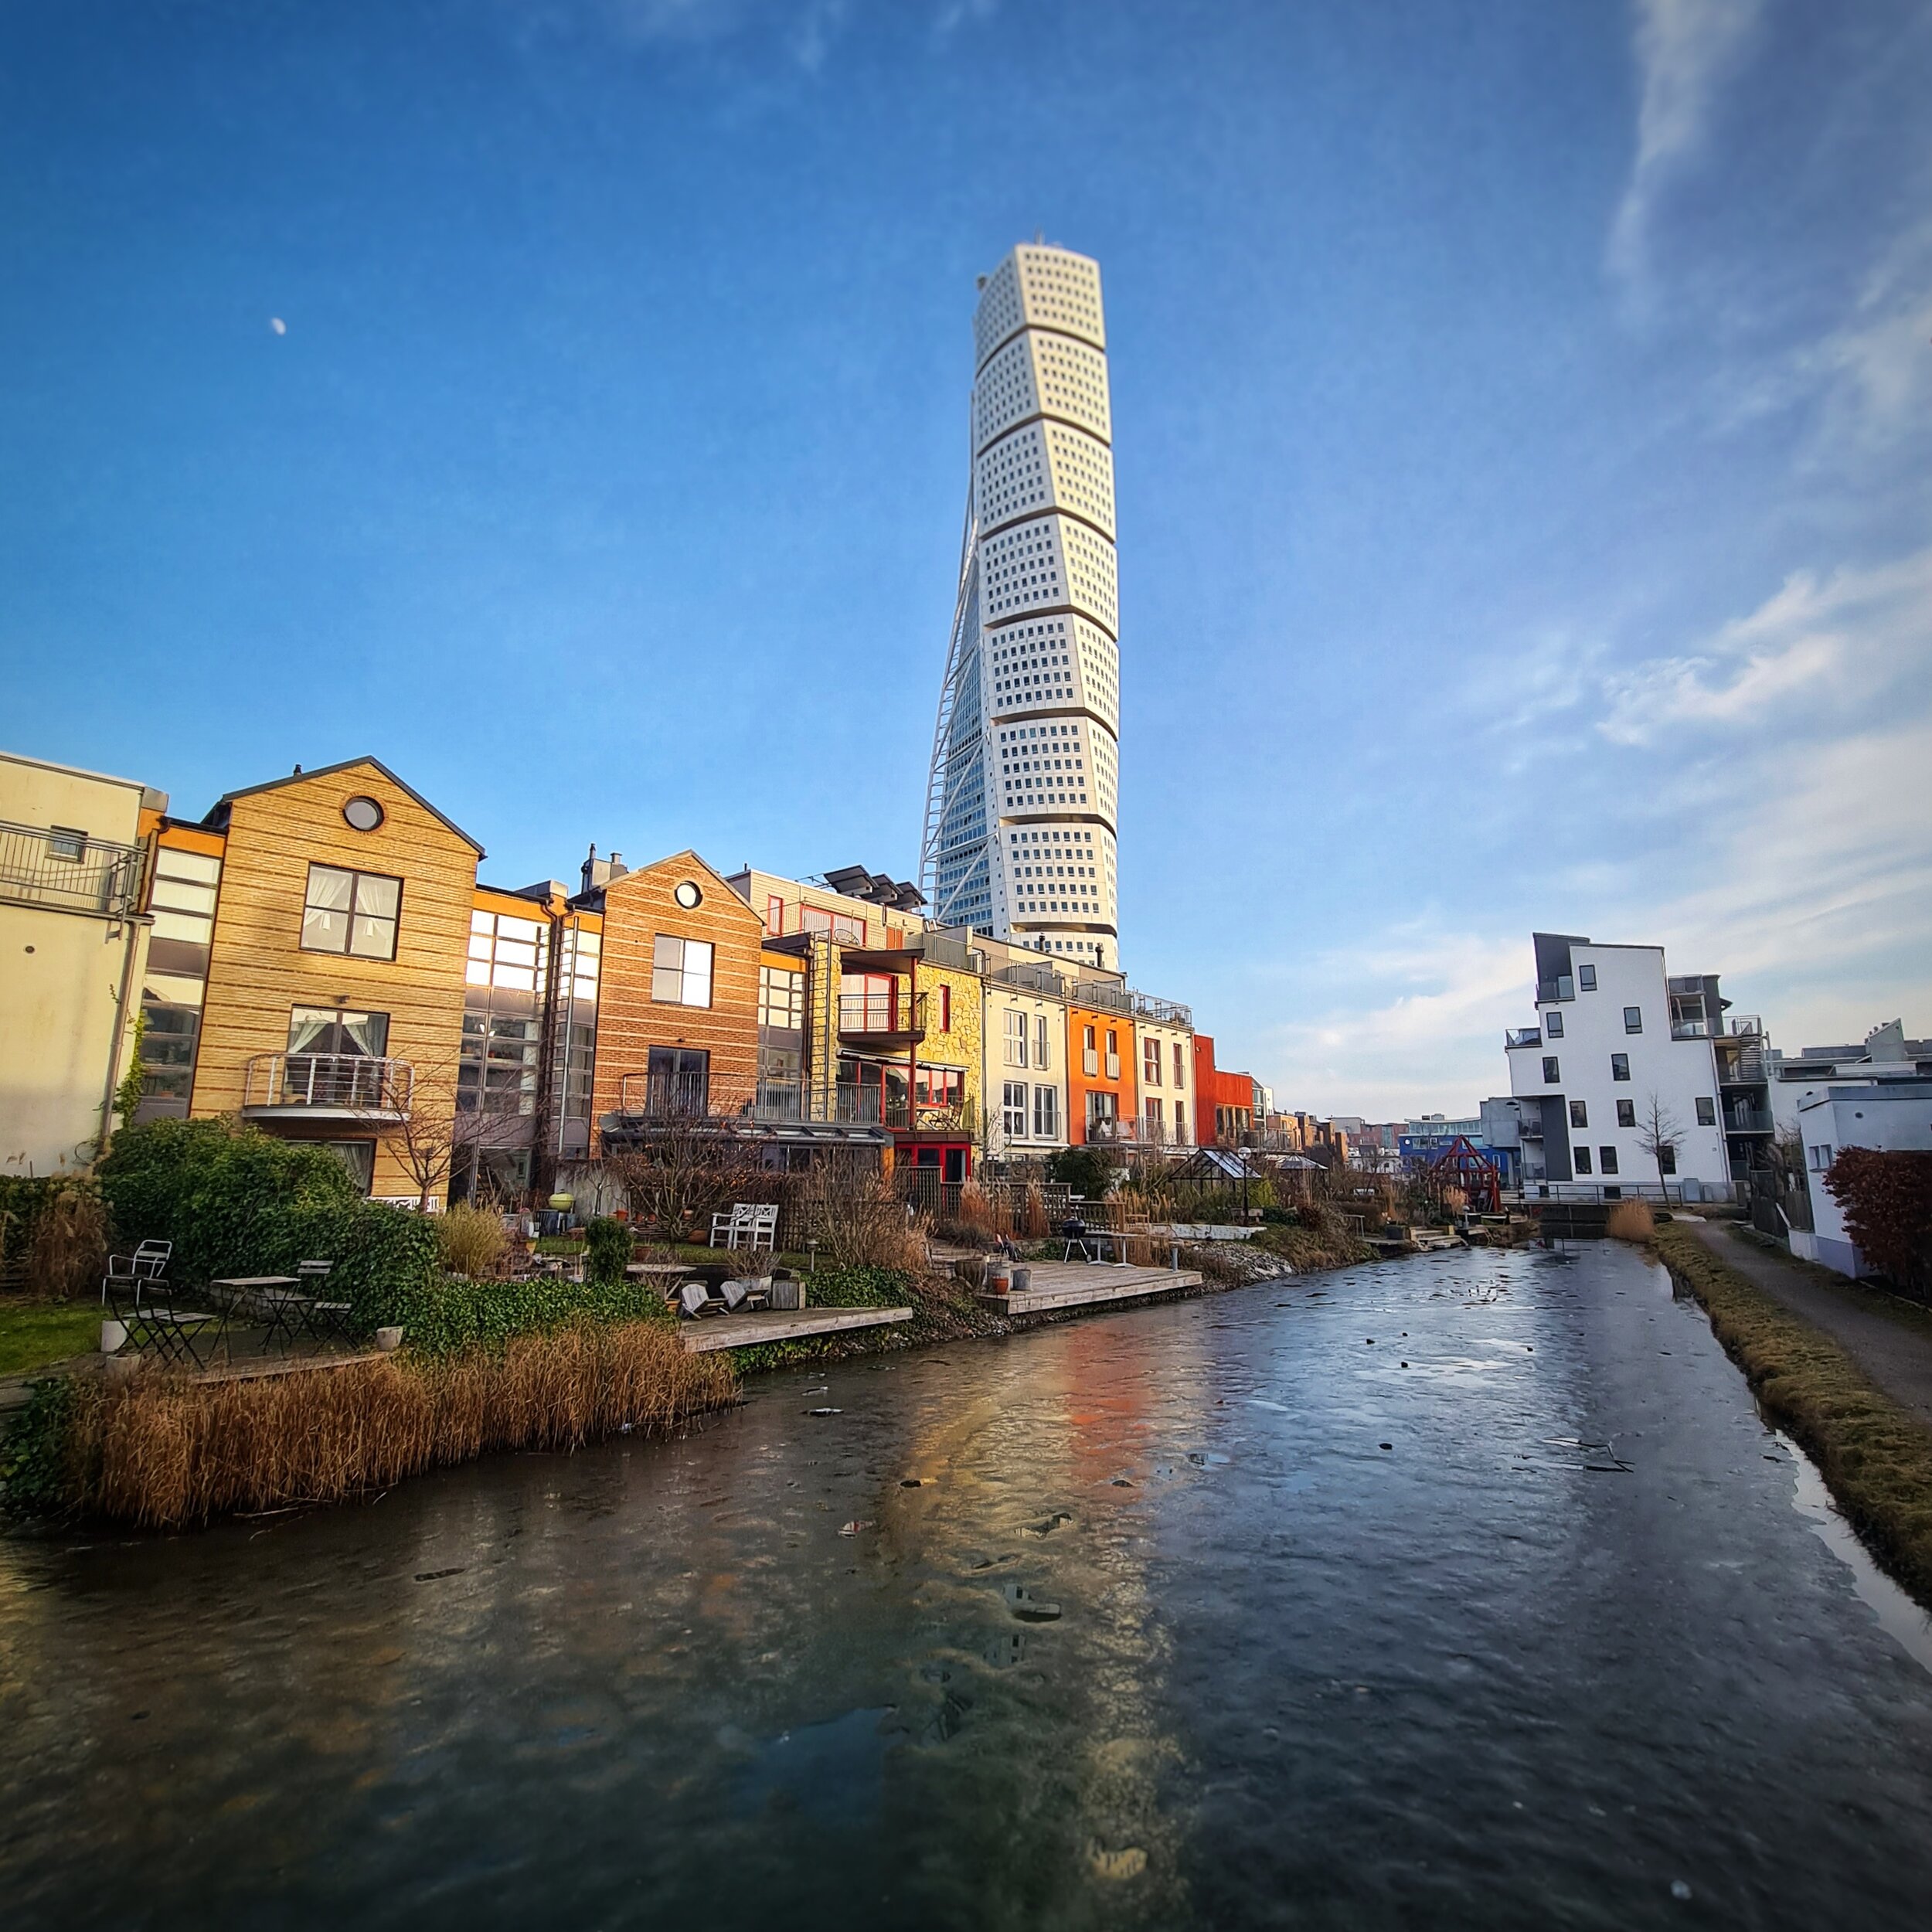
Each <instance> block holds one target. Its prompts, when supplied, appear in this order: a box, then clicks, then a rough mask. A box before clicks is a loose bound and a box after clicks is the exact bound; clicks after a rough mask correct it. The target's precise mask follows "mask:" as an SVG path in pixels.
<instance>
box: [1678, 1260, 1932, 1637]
mask: <svg viewBox="0 0 1932 1932" xmlns="http://www.w3.org/2000/svg"><path fill="white" fill-rule="evenodd" d="M1656 1247H1657V1252H1658V1254H1659V1255H1660V1256H1661V1257H1662V1259H1663V1261H1664V1264H1665V1266H1666V1267H1668V1269H1669V1270H1670V1273H1671V1277H1672V1280H1673V1281H1675V1282H1676V1283H1677V1284H1679V1286H1680V1287H1682V1288H1684V1289H1685V1290H1686V1291H1688V1292H1689V1294H1692V1295H1695V1296H1696V1298H1697V1300H1698V1301H1699V1303H1701V1304H1702V1307H1703V1308H1704V1310H1705V1312H1706V1314H1707V1315H1709V1317H1710V1322H1711V1327H1712V1328H1713V1330H1714V1331H1715V1332H1716V1335H1717V1338H1718V1340H1719V1342H1722V1343H1723V1345H1724V1348H1725V1350H1726V1352H1727V1353H1728V1354H1729V1355H1730V1357H1731V1359H1732V1360H1733V1361H1734V1362H1736V1364H1737V1365H1738V1366H1739V1367H1740V1369H1743V1372H1744V1376H1745V1379H1746V1380H1747V1382H1748V1383H1750V1387H1751V1391H1752V1393H1753V1394H1754V1395H1755V1396H1757V1400H1758V1403H1759V1404H1760V1406H1761V1407H1762V1408H1763V1410H1764V1413H1766V1414H1767V1416H1769V1417H1770V1418H1771V1420H1773V1421H1774V1422H1776V1423H1777V1424H1778V1426H1779V1427H1781V1428H1783V1429H1785V1430H1788V1431H1789V1433H1790V1434H1791V1436H1792V1437H1793V1438H1794V1440H1796V1441H1798V1443H1800V1444H1802V1446H1803V1447H1804V1451H1805V1452H1806V1453H1807V1454H1808V1455H1809V1456H1810V1457H1811V1459H1812V1461H1815V1463H1816V1464H1818V1468H1820V1470H1821V1471H1822V1472H1823V1474H1824V1476H1825V1481H1826V1483H1827V1484H1828V1485H1829V1486H1830V1488H1831V1492H1832V1497H1833V1498H1834V1499H1835V1501H1836V1502H1837V1504H1838V1508H1839V1509H1840V1510H1842V1512H1844V1515H1845V1519H1846V1520H1847V1521H1848V1522H1850V1523H1851V1524H1852V1526H1853V1527H1854V1528H1855V1529H1857V1530H1858V1532H1859V1534H1860V1536H1862V1537H1863V1538H1864V1539H1865V1541H1866V1543H1867V1544H1868V1545H1869V1546H1870V1548H1871V1549H1872V1553H1873V1555H1874V1556H1876V1558H1877V1559H1878V1560H1879V1563H1882V1564H1883V1566H1884V1567H1885V1568H1886V1570H1888V1571H1889V1572H1890V1573H1891V1574H1892V1575H1893V1577H1895V1578H1896V1579H1897V1580H1898V1581H1899V1582H1900V1583H1902V1584H1903V1585H1904V1587H1906V1589H1907V1590H1910V1591H1911V1592H1912V1594H1913V1596H1914V1597H1917V1599H1918V1600H1919V1601H1920V1603H1921V1604H1925V1605H1926V1606H1927V1607H1932V1430H1927V1429H1926V1428H1924V1427H1923V1426H1922V1425H1921V1424H1920V1423H1919V1422H1918V1421H1917V1419H1916V1418H1915V1417H1913V1416H1911V1415H1910V1414H1909V1413H1906V1410H1903V1409H1902V1408H1900V1406H1899V1405H1898V1404H1897V1403H1895V1402H1894V1401H1893V1400H1892V1399H1891V1397H1890V1396H1888V1395H1886V1393H1884V1392H1883V1390H1882V1389H1878V1388H1876V1387H1875V1386H1873V1384H1872V1382H1871V1381H1870V1380H1869V1379H1868V1378H1867V1377H1866V1374H1865V1372H1864V1371H1863V1370H1862V1369H1860V1368H1859V1366H1858V1364H1857V1363H1856V1362H1855V1361H1853V1360H1852V1357H1851V1356H1850V1355H1848V1354H1847V1353H1846V1352H1845V1350H1844V1349H1842V1348H1841V1347H1840V1346H1839V1345H1838V1343H1837V1342H1835V1341H1833V1340H1832V1338H1831V1337H1830V1336H1829V1335H1825V1334H1823V1333H1821V1332H1820V1331H1819V1330H1818V1329H1816V1328H1813V1327H1812V1326H1811V1324H1810V1323H1809V1322H1808V1321H1801V1320H1800V1319H1799V1318H1798V1316H1796V1315H1793V1314H1791V1312H1790V1311H1788V1310H1787V1309H1785V1308H1782V1307H1781V1306H1780V1305H1779V1304H1777V1302H1776V1301H1774V1300H1773V1299H1772V1298H1770V1296H1769V1295H1768V1294H1766V1293H1765V1292H1764V1290H1763V1289H1761V1288H1760V1287H1757V1286H1756V1285H1755V1284H1753V1283H1752V1282H1751V1281H1748V1280H1747V1279H1746V1277H1744V1276H1743V1274H1740V1273H1739V1272H1738V1270H1736V1269H1735V1268H1733V1267H1730V1266H1728V1265H1727V1264H1726V1263H1725V1262H1723V1260H1719V1257H1717V1256H1716V1255H1715V1254H1713V1253H1712V1252H1711V1251H1710V1250H1709V1248H1707V1247H1706V1246H1705V1245H1704V1243H1702V1241H1701V1240H1699V1239H1698V1237H1697V1236H1696V1234H1695V1233H1693V1232H1692V1230H1690V1229H1689V1228H1685V1227H1679V1226H1670V1227H1663V1228H1660V1229H1658V1231H1657V1241H1656Z"/></svg>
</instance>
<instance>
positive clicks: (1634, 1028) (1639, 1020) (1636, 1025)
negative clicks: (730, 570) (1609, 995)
mask: <svg viewBox="0 0 1932 1932" xmlns="http://www.w3.org/2000/svg"><path fill="white" fill-rule="evenodd" d="M1643 1030H1644V1009H1642V1007H1641V1006H1626V1007H1625V1008H1624V1032H1626V1033H1641V1032H1642V1031H1643Z"/></svg>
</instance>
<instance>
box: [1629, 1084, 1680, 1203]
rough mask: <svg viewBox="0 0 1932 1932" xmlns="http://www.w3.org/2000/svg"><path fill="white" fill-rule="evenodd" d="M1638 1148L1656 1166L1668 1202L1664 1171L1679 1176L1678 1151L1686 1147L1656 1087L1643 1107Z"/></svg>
mask: <svg viewBox="0 0 1932 1932" xmlns="http://www.w3.org/2000/svg"><path fill="white" fill-rule="evenodd" d="M1637 1145H1638V1146H1639V1147H1641V1148H1642V1149H1643V1150H1644V1151H1645V1153H1646V1154H1648V1155H1649V1156H1650V1158H1651V1160H1652V1161H1654V1162H1655V1163H1656V1164H1657V1185H1658V1186H1659V1187H1660V1188H1662V1189H1663V1192H1664V1199H1665V1200H1666V1201H1668V1199H1670V1182H1668V1180H1667V1179H1665V1169H1666V1168H1668V1170H1669V1172H1671V1173H1672V1174H1675V1172H1677V1150H1678V1149H1679V1148H1681V1147H1682V1145H1684V1131H1683V1129H1682V1128H1680V1127H1679V1125H1678V1124H1677V1117H1676V1115H1675V1114H1673V1113H1672V1111H1670V1109H1669V1108H1668V1107H1666V1106H1665V1104H1664V1103H1663V1101H1662V1100H1660V1099H1659V1098H1658V1094H1657V1090H1656V1089H1655V1087H1652V1088H1651V1094H1650V1097H1649V1099H1648V1100H1645V1103H1644V1114H1643V1117H1642V1119H1641V1120H1640V1121H1638V1124H1637Z"/></svg>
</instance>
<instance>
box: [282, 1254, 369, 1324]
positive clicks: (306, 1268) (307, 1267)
mask: <svg viewBox="0 0 1932 1932" xmlns="http://www.w3.org/2000/svg"><path fill="white" fill-rule="evenodd" d="M333 1267H335V1263H334V1262H333V1261H298V1262H297V1263H296V1264H295V1278H296V1280H297V1281H298V1282H299V1283H300V1284H301V1287H303V1288H305V1289H308V1290H309V1291H311V1292H310V1293H309V1294H308V1295H307V1296H305V1297H304V1300H306V1301H307V1302H308V1306H307V1308H304V1311H303V1317H304V1321H306V1322H307V1324H308V1332H309V1333H310V1334H311V1335H313V1336H314V1337H315V1339H316V1340H317V1341H318V1342H346V1341H348V1340H349V1317H350V1315H352V1314H353V1313H354V1312H355V1304H353V1303H352V1302H348V1301H325V1300H324V1299H323V1298H322V1293H321V1291H325V1290H326V1289H327V1288H328V1275H329V1270H331V1269H332V1268H333ZM298 1292H299V1291H298Z"/></svg>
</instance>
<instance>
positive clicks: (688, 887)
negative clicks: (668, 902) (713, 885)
mask: <svg viewBox="0 0 1932 1932" xmlns="http://www.w3.org/2000/svg"><path fill="white" fill-rule="evenodd" d="M671 896H672V898H673V899H675V900H676V901H677V902H678V903H679V905H680V906H682V907H683V908H684V909H685V911H686V912H689V911H690V910H691V909H692V907H693V906H701V905H702V904H703V903H704V894H703V893H701V892H700V891H699V889H698V886H697V881H696V879H685V880H684V881H683V883H682V884H680V885H679V887H678V889H677V890H676V891H675V892H674V893H672V895H671Z"/></svg>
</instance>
